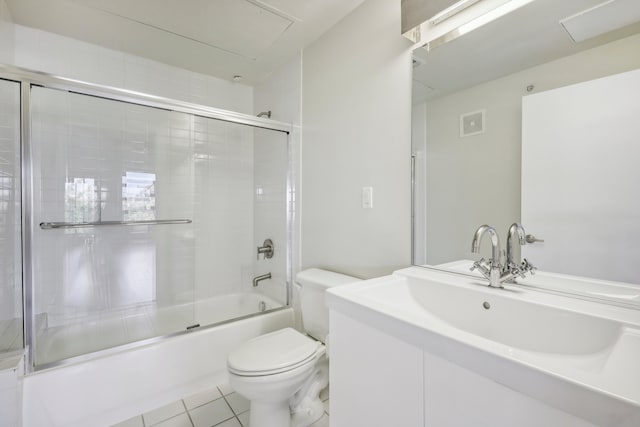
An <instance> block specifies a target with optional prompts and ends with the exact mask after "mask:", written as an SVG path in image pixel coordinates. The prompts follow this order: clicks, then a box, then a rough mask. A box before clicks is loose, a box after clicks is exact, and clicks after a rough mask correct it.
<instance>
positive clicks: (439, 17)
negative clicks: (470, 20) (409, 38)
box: [429, 0, 480, 25]
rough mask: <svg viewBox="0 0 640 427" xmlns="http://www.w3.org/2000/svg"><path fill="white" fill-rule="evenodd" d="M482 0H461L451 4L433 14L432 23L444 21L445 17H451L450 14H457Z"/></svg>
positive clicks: (430, 20)
mask: <svg viewBox="0 0 640 427" xmlns="http://www.w3.org/2000/svg"><path fill="white" fill-rule="evenodd" d="M479 1H480V0H460V1H459V2H456V3H454V4H452V5H451V6H449V7H447V8H446V9H444V10H442V11H440V12H438V13H436V14H435V15H433V16H432V17H431V18H430V19H429V22H431V24H433V25H436V24H438V23H440V22H442V21H444V20H445V19H447V18H449V17H450V16H453V15H455V14H456V13H458V12H460V11H461V10H464V9H466V8H468V7H469V6H471V5H473V4H475V3H478V2H479Z"/></svg>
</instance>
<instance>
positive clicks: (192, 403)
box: [184, 388, 222, 410]
mask: <svg viewBox="0 0 640 427" xmlns="http://www.w3.org/2000/svg"><path fill="white" fill-rule="evenodd" d="M221 397H222V394H221V393H220V390H218V389H217V388H213V389H211V390H206V391H203V392H202V393H198V394H194V395H192V396H189V397H186V398H185V399H184V404H185V405H186V407H187V409H189V410H191V409H193V408H197V407H198V406H202V405H204V404H205V403H209V402H212V401H214V400H217V399H220V398H221Z"/></svg>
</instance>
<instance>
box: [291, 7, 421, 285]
mask: <svg viewBox="0 0 640 427" xmlns="http://www.w3.org/2000/svg"><path fill="white" fill-rule="evenodd" d="M410 48H411V45H410V43H409V42H408V41H407V40H405V39H403V38H402V37H401V36H400V2H397V1H388V0H369V1H367V2H364V3H363V4H362V5H361V6H360V7H358V9H356V10H355V11H353V12H352V13H351V14H350V15H348V16H347V17H346V18H344V19H343V20H342V21H341V22H339V23H338V24H337V25H336V26H335V27H333V28H332V29H331V30H330V31H328V32H327V33H325V34H324V35H323V36H322V37H321V38H320V39H318V40H317V41H316V42H315V43H313V44H312V45H310V46H309V47H308V48H306V49H305V50H304V52H303V71H302V126H303V135H302V217H301V221H302V267H303V268H307V267H321V268H327V269H329V270H336V271H339V272H343V273H346V274H351V275H354V276H358V277H362V278H368V277H374V276H379V275H383V274H386V273H389V272H390V271H393V270H394V269H397V268H399V267H403V266H406V265H408V264H409V263H410V208H409V207H410V174H409V172H410V167H409V166H410V160H411V158H410V156H411V147H410V143H411V135H410V132H411V104H410V94H411V51H410ZM365 186H371V187H373V209H363V208H362V205H361V191H362V187H365Z"/></svg>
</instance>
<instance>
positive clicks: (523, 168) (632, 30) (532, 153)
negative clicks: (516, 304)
mask: <svg viewBox="0 0 640 427" xmlns="http://www.w3.org/2000/svg"><path fill="white" fill-rule="evenodd" d="M481 3H482V2H481ZM524 3H526V4H524V5H523V6H521V7H519V8H518V9H516V10H514V11H512V12H510V13H509V14H507V15H505V16H503V17H501V18H498V19H496V20H495V21H493V22H490V23H488V24H486V25H484V26H482V27H480V28H477V29H475V30H473V31H471V32H469V33H467V34H464V35H461V36H458V37H457V38H456V37H455V36H454V37H449V38H446V37H443V38H442V40H448V41H446V43H443V44H439V43H431V45H430V46H428V47H429V50H427V49H426V48H422V47H419V48H417V49H416V50H415V51H414V77H413V117H412V160H413V168H412V170H413V181H412V183H413V190H414V191H413V215H414V221H413V250H412V254H413V263H414V264H415V265H429V266H443V265H446V264H447V263H450V262H452V261H457V260H462V259H467V260H469V259H477V258H479V257H480V255H477V254H472V253H471V240H472V237H473V234H474V232H475V230H476V229H477V228H478V226H480V225H481V224H489V225H491V226H493V227H495V228H496V230H497V231H498V232H499V234H500V242H501V244H502V248H503V249H504V247H505V243H506V237H507V236H506V234H507V230H508V228H509V226H510V225H511V224H512V223H513V222H520V223H522V225H523V227H524V229H525V231H526V233H527V234H532V235H535V236H536V237H537V238H539V239H544V240H545V242H544V243H541V242H536V243H533V244H530V245H529V244H528V245H525V246H523V247H522V255H523V256H527V258H529V260H530V261H531V262H532V263H533V264H535V265H536V266H537V267H538V268H539V269H540V270H541V271H543V270H544V271H552V272H558V273H565V274H571V275H577V276H587V277H594V278H597V279H606V280H614V281H619V282H626V283H633V284H640V269H638V268H636V267H635V266H637V265H638V262H639V260H640V244H638V242H639V241H640V207H638V210H637V213H638V215H633V214H634V213H635V212H636V211H635V209H636V206H635V204H636V202H635V199H638V197H637V194H638V191H637V189H636V191H635V192H632V193H630V191H632V189H630V188H629V187H628V186H627V185H626V184H625V186H621V185H618V183H621V182H625V183H627V184H629V185H632V184H633V183H636V184H637V185H636V188H637V186H638V185H640V174H638V173H637V172H635V171H634V169H638V168H634V167H632V166H625V167H620V164H619V163H618V160H617V159H618V158H621V159H622V160H623V161H624V159H625V158H627V159H628V158H636V159H637V158H638V157H637V156H638V155H640V153H639V152H638V151H633V150H636V148H635V147H630V146H628V145H626V146H625V145H617V144H614V142H617V141H618V139H619V138H618V133H617V129H618V128H619V127H620V125H618V124H615V123H616V122H611V121H609V119H610V118H611V117H609V116H612V117H613V116H616V117H619V116H621V114H623V113H622V109H623V108H626V109H627V110H629V109H631V110H630V111H625V112H624V114H627V117H630V116H629V114H630V113H638V114H640V111H639V108H638V103H637V102H636V103H632V104H629V105H625V106H623V105H622V104H624V102H623V103H617V102H616V103H615V104H614V103H612V101H611V100H609V99H608V98H600V97H601V96H604V95H602V94H601V93H600V92H597V91H596V92H595V94H592V95H589V96H590V97H589V96H587V97H586V98H580V99H578V97H574V96H573V95H572V93H573V92H570V91H569V92H562V91H563V90H565V89H566V90H569V89H567V88H573V89H571V90H574V89H575V90H576V91H577V92H576V93H579V94H582V93H586V92H588V90H587V89H588V86H589V84H590V83H588V82H592V81H594V82H598V81H601V82H603V85H604V86H603V87H604V88H605V89H606V88H608V87H609V86H608V85H610V84H612V83H610V81H609V80H601V79H609V78H613V77H615V76H617V75H623V74H622V73H624V74H627V73H629V72H632V73H633V70H638V69H640V54H639V53H638V52H640V23H639V22H638V21H640V3H638V2H637V1H634V0H614V1H612V2H611V1H610V2H604V0H565V1H562V2H558V1H554V0H534V1H530V2H524ZM603 4H604V6H602V5H603ZM625 8H626V11H627V12H621V11H623V10H625ZM629 10H631V12H632V13H629ZM585 11H586V12H585ZM567 18H569V19H567ZM562 24H564V25H562ZM449 39H452V40H449ZM574 39H576V40H577V41H574ZM440 41H441V40H440ZM436 45H437V46H436ZM434 46H435V47H434ZM636 74H637V73H636ZM621 84H622V85H623V86H622V88H623V89H622V93H624V92H626V93H627V96H624V98H625V99H631V98H634V97H633V96H628V94H631V93H635V94H636V96H635V97H637V94H638V93H640V91H639V89H640V84H638V80H637V79H636V80H632V81H631V82H630V83H627V84H630V85H632V86H630V87H629V86H626V89H625V86H624V84H625V83H624V82H623V83H621ZM581 85H584V86H581ZM589 90H590V89H589ZM604 92H605V93H607V92H611V91H609V90H604ZM574 98H575V99H574ZM566 100H573V102H574V104H567V105H566V106H563V107H562V108H559V111H560V112H566V113H568V115H569V116H570V117H571V116H572V115H574V116H575V115H576V114H581V113H579V112H580V111H582V110H581V109H582V108H583V106H586V105H599V106H600V107H601V108H600V109H599V110H597V111H596V112H592V113H590V114H599V115H598V116H596V117H597V121H598V123H597V129H600V130H604V131H605V132H602V133H601V134H599V138H600V139H599V140H598V141H599V142H597V143H599V144H601V146H600V147H599V148H598V147H596V148H595V149H593V150H592V152H591V154H589V155H586V154H585V153H584V151H585V150H583V148H585V147H586V146H587V144H590V143H587V142H586V141H582V142H583V145H582V146H581V145H580V143H579V142H580V141H577V139H578V138H582V137H583V136H582V135H581V132H584V129H581V128H580V126H581V124H584V123H587V122H588V123H591V124H593V120H592V119H588V118H586V117H588V116H585V118H584V119H582V118H580V117H578V119H577V120H574V121H573V122H574V123H573V125H572V126H578V129H569V128H565V126H564V125H565V123H567V126H568V122H570V121H571V120H569V119H566V118H563V117H559V116H551V117H549V114H547V117H546V118H542V119H540V118H539V117H538V116H540V114H538V113H535V114H534V113H532V112H530V110H531V105H533V104H536V105H537V104H540V103H541V104H540V105H538V106H537V107H536V108H538V110H537V111H540V110H541V111H542V112H543V113H544V112H545V111H546V112H547V113H549V111H551V109H550V108H547V107H545V105H549V106H557V105H559V104H558V103H559V102H564V101H566ZM589 100H591V101H589ZM534 101H535V102H534ZM538 101H540V102H538ZM544 102H546V103H547V104H544ZM523 105H524V106H525V107H524V109H523ZM563 105H564V104H563ZM572 105H573V106H572ZM574 107H575V108H574ZM634 109H635V111H634ZM531 111H532V110H531ZM598 111H599V112H598ZM602 111H605V114H602ZM554 114H556V113H554ZM536 120H537V121H536ZM540 120H542V122H540ZM545 120H546V121H545ZM581 120H582V121H581ZM549 122H553V123H556V124H558V123H559V124H560V125H559V126H558V127H559V128H561V129H562V132H564V135H565V137H564V138H560V137H554V138H558V139H552V138H551V137H548V136H545V135H547V134H546V133H544V132H543V133H540V132H538V134H537V135H534V136H529V134H530V133H531V132H530V130H531V129H532V128H534V129H538V130H539V129H542V128H544V129H546V123H549ZM627 122H628V125H629V126H627V125H626V124H625V123H623V125H622V126H621V127H623V128H625V129H627V131H628V133H629V132H635V135H637V134H638V127H637V126H638V125H636V124H635V123H637V122H640V120H638V119H636V120H635V121H634V120H628V121H627ZM540 123H542V125H540ZM534 133H535V132H534ZM591 133H593V132H591ZM566 135H569V136H568V137H567V136H566ZM607 135H610V136H607ZM574 136H575V137H574ZM587 136H588V135H587ZM634 139H636V140H637V137H636V138H634ZM576 141H577V142H578V143H577V145H576ZM543 142H544V144H543ZM568 142H572V143H573V145H571V144H569V145H567V143H568ZM549 144H555V145H551V148H549V147H550V146H549ZM633 145H634V146H635V145H640V144H633ZM545 147H546V148H545ZM536 150H537V152H536ZM544 150H546V151H544ZM626 150H631V151H626ZM612 153H615V154H616V156H615V159H614V157H612ZM636 153H638V154H636ZM545 156H547V158H545ZM562 156H564V157H562ZM634 156H635V157H634ZM588 158H590V159H591V161H592V163H587V160H588ZM551 160H553V161H551ZM556 160H559V161H556ZM552 164H555V166H553V167H555V168H556V169H553V170H552V169H551V166H552ZM547 169H548V170H547ZM585 171H588V172H589V173H587V174H585V173H584V172H585ZM622 171H624V172H625V173H624V174H623V173H622ZM627 172H628V173H627ZM545 176H547V178H549V176H551V177H552V179H542V178H544V177H545ZM578 176H587V177H591V178H593V180H592V181H584V182H581V181H580V180H579V179H578V178H577V177H578ZM611 177H613V181H611V182H612V184H611V183H610V184H607V185H604V184H602V185H598V183H601V182H604V181H603V179H604V178H611ZM616 180H617V181H616ZM566 183H572V185H574V186H577V188H578V189H580V191H584V190H586V191H584V193H585V194H586V196H584V195H583V194H582V193H580V194H577V193H574V192H571V190H569V188H570V187H567V186H566V185H568V184H566ZM594 183H595V184H594ZM596 187H598V188H596ZM596 190H597V191H598V192H596ZM551 193H553V197H550V198H549V199H548V200H547V199H545V197H546V196H547V195H548V194H551ZM585 197H586V198H589V199H590V201H589V203H586V202H585V201H584V199H585ZM604 205H607V206H616V209H618V207H621V208H620V209H624V210H625V213H624V214H623V215H622V217H623V220H622V223H621V219H620V218H618V217H616V215H617V214H616V212H618V210H619V209H618V210H616V209H614V210H613V211H611V210H607V209H599V206H604ZM631 205H633V206H631ZM532 206H534V207H535V206H537V207H540V206H541V207H543V208H544V209H543V210H545V213H544V215H546V216H544V218H543V219H542V220H541V218H540V215H541V214H540V213H539V212H533V213H532ZM627 208H629V211H628V212H626V209H627ZM534 210H535V209H534ZM592 217H595V220H597V221H598V224H599V225H598V227H597V228H595V227H594V226H593V224H592V223H590V222H589V221H590V220H591V219H592ZM583 220H584V221H583ZM582 222H583V224H579V225H580V226H581V227H582V228H579V227H578V226H577V225H578V223H582ZM574 225H575V226H576V227H574V228H575V230H574V229H572V231H571V232H565V231H567V230H568V229H569V228H571V227H573V226H574ZM609 225H611V226H613V227H612V229H611V230H609V228H610V227H609ZM622 226H623V227H622ZM621 228H623V229H621ZM611 235H613V236H614V237H615V239H614V240H611V239H610V236H611ZM616 239H617V240H616ZM485 240H489V239H487V238H485ZM516 246H517V245H516ZM635 246H638V247H639V249H636V248H635ZM578 249H580V250H578ZM518 251H519V248H518ZM489 253H490V245H489V244H488V243H487V242H483V245H482V253H481V255H482V256H485V257H488V255H489ZM543 254H544V255H545V256H544V257H543ZM585 254H586V255H585ZM516 256H517V257H519V256H520V254H519V253H516ZM603 257H604V258H603ZM607 257H609V258H607ZM537 258H538V259H540V261H539V262H538V263H537V264H536V260H537ZM543 258H544V261H543ZM593 259H595V260H597V261H595V262H594V261H593ZM634 259H635V262H634ZM627 264H630V265H629V266H628V267H630V268H626V267H627ZM591 265H595V266H599V265H600V266H602V265H604V266H605V267H606V268H596V269H595V270H590V269H589V268H588V267H589V266H591ZM621 270H624V274H620V272H621ZM633 270H636V271H633ZM466 271H467V272H468V269H466Z"/></svg>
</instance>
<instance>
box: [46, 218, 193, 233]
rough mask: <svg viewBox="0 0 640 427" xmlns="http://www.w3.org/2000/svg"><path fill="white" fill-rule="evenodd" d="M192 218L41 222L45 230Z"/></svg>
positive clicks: (182, 220)
mask: <svg viewBox="0 0 640 427" xmlns="http://www.w3.org/2000/svg"><path fill="white" fill-rule="evenodd" d="M191 222H192V221H191V220H190V219H151V220H140V221H97V222H41V223H40V228H41V229H43V230H54V229H57V228H89V227H97V226H103V225H164V224H191Z"/></svg>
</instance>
